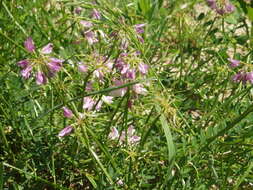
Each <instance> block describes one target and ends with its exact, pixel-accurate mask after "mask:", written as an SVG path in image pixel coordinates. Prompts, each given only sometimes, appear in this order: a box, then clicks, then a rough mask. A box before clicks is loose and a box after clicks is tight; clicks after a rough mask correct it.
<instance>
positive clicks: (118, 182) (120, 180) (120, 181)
mask: <svg viewBox="0 0 253 190" xmlns="http://www.w3.org/2000/svg"><path fill="white" fill-rule="evenodd" d="M116 183H117V185H120V186H123V185H124V182H123V180H122V179H119V180H118V181H117V182H116Z"/></svg>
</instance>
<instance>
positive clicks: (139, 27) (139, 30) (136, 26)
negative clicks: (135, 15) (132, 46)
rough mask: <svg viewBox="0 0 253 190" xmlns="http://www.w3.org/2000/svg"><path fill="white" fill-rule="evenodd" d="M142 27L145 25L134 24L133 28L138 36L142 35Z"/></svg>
mask: <svg viewBox="0 0 253 190" xmlns="http://www.w3.org/2000/svg"><path fill="white" fill-rule="evenodd" d="M144 26H146V24H136V25H135V26H134V27H135V31H136V32H137V33H138V34H142V33H144Z"/></svg>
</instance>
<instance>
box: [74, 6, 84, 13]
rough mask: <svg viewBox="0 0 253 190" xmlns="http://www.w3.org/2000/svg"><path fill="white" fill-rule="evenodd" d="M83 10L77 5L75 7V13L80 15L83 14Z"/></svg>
mask: <svg viewBox="0 0 253 190" xmlns="http://www.w3.org/2000/svg"><path fill="white" fill-rule="evenodd" d="M82 10H83V9H82V7H77V8H75V13H76V14H78V15H79V14H81V12H82Z"/></svg>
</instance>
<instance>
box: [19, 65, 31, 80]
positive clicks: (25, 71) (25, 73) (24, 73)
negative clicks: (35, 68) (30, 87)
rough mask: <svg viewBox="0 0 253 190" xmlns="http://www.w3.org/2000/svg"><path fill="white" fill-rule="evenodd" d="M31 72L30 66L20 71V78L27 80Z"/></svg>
mask: <svg viewBox="0 0 253 190" xmlns="http://www.w3.org/2000/svg"><path fill="white" fill-rule="evenodd" d="M31 71H32V66H30V65H28V66H27V67H25V68H24V69H23V70H21V76H22V77H23V78H24V79H28V78H29V77H30V75H31Z"/></svg>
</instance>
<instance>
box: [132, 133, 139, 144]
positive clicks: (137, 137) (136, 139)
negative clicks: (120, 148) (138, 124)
mask: <svg viewBox="0 0 253 190" xmlns="http://www.w3.org/2000/svg"><path fill="white" fill-rule="evenodd" d="M140 140H141V137H139V136H137V135H133V136H131V137H130V139H129V143H130V144H135V143H138V142H139V141H140Z"/></svg>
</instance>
